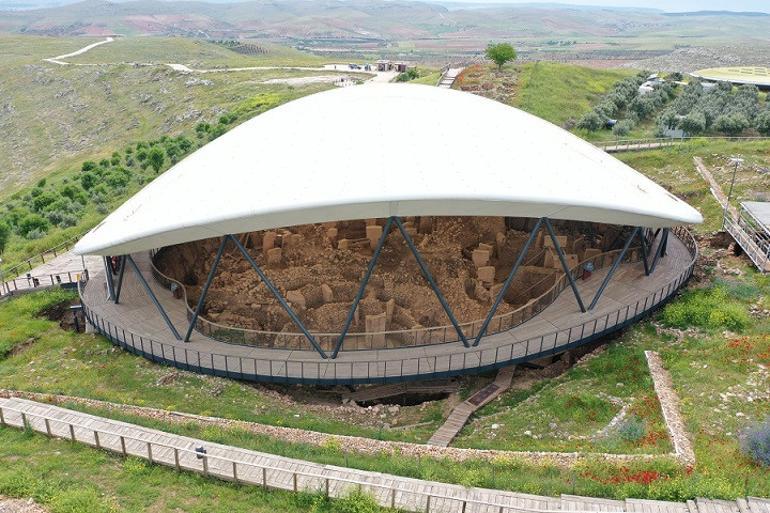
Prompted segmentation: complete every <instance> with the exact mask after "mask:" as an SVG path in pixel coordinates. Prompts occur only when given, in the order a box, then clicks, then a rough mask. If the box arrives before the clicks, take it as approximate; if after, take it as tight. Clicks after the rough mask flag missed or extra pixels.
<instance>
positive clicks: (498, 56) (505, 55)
mask: <svg viewBox="0 0 770 513" xmlns="http://www.w3.org/2000/svg"><path fill="white" fill-rule="evenodd" d="M486 56H487V59H489V60H490V61H492V62H494V63H495V64H497V68H498V69H502V68H503V65H504V64H506V63H508V62H511V61H513V60H516V50H515V49H514V48H513V46H511V45H510V44H509V43H490V44H489V46H487V50H486Z"/></svg>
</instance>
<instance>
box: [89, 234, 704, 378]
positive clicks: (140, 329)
mask: <svg viewBox="0 0 770 513" xmlns="http://www.w3.org/2000/svg"><path fill="white" fill-rule="evenodd" d="M696 254H697V251H696V247H695V243H694V240H693V239H692V237H691V236H690V234H689V233H688V232H687V231H686V230H683V229H681V230H680V229H677V230H674V231H672V232H671V237H670V238H669V241H668V248H667V255H666V256H665V257H663V258H661V259H660V261H659V263H658V266H657V268H656V269H655V271H654V272H653V273H652V274H651V275H650V276H645V274H644V268H643V265H642V264H641V263H633V264H632V263H625V264H622V265H621V266H620V267H619V269H618V271H617V272H616V273H615V275H614V276H613V278H612V280H611V281H610V283H609V285H608V287H607V288H606V290H605V291H604V294H603V295H602V296H601V299H600V300H599V302H598V304H597V305H596V307H595V308H594V309H593V310H591V311H589V312H586V313H582V312H581V311H580V310H579V308H578V306H577V304H576V301H575V298H574V296H573V295H572V291H571V290H570V289H566V290H564V291H563V292H562V293H561V294H560V295H559V296H558V297H557V299H556V300H555V301H554V302H553V303H552V304H551V305H550V306H548V307H547V308H546V309H545V310H543V311H542V312H541V313H540V314H538V315H537V316H535V317H533V318H532V319H530V320H529V321H527V322H525V323H523V324H521V325H519V326H517V327H515V328H513V329H510V330H508V331H504V332H501V333H495V334H493V335H489V336H486V337H484V338H483V339H482V340H481V343H480V344H479V346H478V347H471V348H465V347H463V345H462V344H461V343H460V342H456V343H446V344H436V345H428V346H419V347H404V348H397V349H377V350H359V351H343V352H340V354H339V356H338V357H337V358H336V359H333V360H332V359H326V360H323V359H321V358H320V357H319V355H318V353H316V352H315V351H306V350H286V349H269V348H260V347H252V346H242V345H233V344H227V343H223V342H219V341H216V340H213V339H210V338H208V337H205V336H203V335H202V334H200V333H198V332H193V336H192V337H191V339H190V342H189V343H184V342H182V341H178V340H176V339H175V338H174V337H173V336H172V335H171V333H170V331H169V329H168V327H167V326H166V325H165V324H164V322H163V320H162V318H161V316H160V315H159V313H158V311H157V310H156V309H155V307H154V305H153V304H152V302H151V301H150V299H149V298H148V296H147V295H146V294H145V292H144V290H143V289H142V287H141V285H140V283H139V281H138V280H137V278H136V276H135V275H134V274H133V273H132V272H130V271H129V270H127V271H126V276H125V279H124V283H123V290H122V293H121V298H120V304H117V305H116V304H114V303H112V302H111V301H109V299H108V298H107V292H106V283H105V275H104V272H103V271H102V272H99V273H94V274H93V275H92V276H91V279H90V281H89V282H87V283H82V284H81V286H80V293H81V299H82V302H83V306H84V309H85V312H86V316H87V318H88V320H89V322H90V323H91V324H92V325H93V326H94V327H95V328H96V330H97V331H98V332H100V333H102V334H103V335H105V336H106V337H108V338H109V339H110V340H111V341H112V342H113V343H115V344H118V345H120V346H121V347H123V348H124V349H126V350H128V351H131V352H133V353H135V354H138V355H141V356H144V357H146V358H149V359H151V360H153V361H156V362H159V363H165V364H168V365H173V366H176V367H179V368H183V369H187V370H191V371H195V372H201V373H205V374H212V375H217V376H226V377H231V378H236V379H245V380H252V381H273V382H284V383H306V384H328V385H332V384H359V383H384V382H397V381H408V380H418V379H435V378H440V377H449V376H456V375H460V374H470V373H478V372H482V371H487V370H492V369H497V368H500V367H503V366H507V365H511V364H515V363H521V362H526V361H531V360H537V359H539V358H543V357H545V356H548V355H552V354H558V353H561V352H563V351H566V350H568V349H570V348H572V347H576V346H579V345H582V344H586V343H588V342H591V341H593V340H596V339H597V338H600V337H602V336H605V335H607V334H609V333H611V332H613V331H616V330H618V329H621V328H623V327H625V326H627V325H629V324H631V323H633V322H636V321H637V320H639V319H641V318H642V317H644V316H645V315H647V314H649V313H650V312H651V311H652V310H654V309H655V308H656V307H658V306H660V305H661V304H662V303H664V302H665V301H666V300H667V299H668V298H670V297H671V296H672V295H673V294H674V293H675V292H676V290H677V289H678V288H679V287H680V286H681V285H682V284H683V283H684V282H685V281H686V280H687V279H688V278H689V277H690V276H691V274H692V270H693V266H694V263H695V258H696ZM134 259H135V261H136V263H137V264H138V266H139V268H140V270H141V272H142V274H143V275H144V277H145V279H146V280H147V282H148V283H149V284H150V286H151V287H152V289H153V291H154V293H155V295H156V296H157V297H158V299H159V301H160V303H161V304H162V305H163V307H164V309H165V310H166V311H167V312H168V315H169V317H170V319H171V321H172V322H173V323H174V325H175V327H176V328H177V330H178V331H179V332H180V333H184V332H185V331H186V329H187V326H188V322H189V321H188V320H187V311H186V308H185V306H184V304H183V303H182V301H180V300H178V299H174V297H173V296H172V294H171V292H169V291H168V290H167V289H165V288H163V287H162V286H161V285H159V284H158V283H156V282H155V280H154V279H153V277H152V273H151V270H150V269H151V268H150V259H149V255H146V254H136V255H134ZM606 272H607V269H602V270H600V271H599V272H596V273H594V275H593V276H592V277H591V278H590V279H588V280H585V281H580V282H579V284H578V288H579V290H580V294H581V295H582V296H583V297H584V298H590V297H592V296H593V294H594V293H595V292H596V290H597V289H598V288H599V286H600V284H601V282H602V279H603V278H604V276H605V274H606Z"/></svg>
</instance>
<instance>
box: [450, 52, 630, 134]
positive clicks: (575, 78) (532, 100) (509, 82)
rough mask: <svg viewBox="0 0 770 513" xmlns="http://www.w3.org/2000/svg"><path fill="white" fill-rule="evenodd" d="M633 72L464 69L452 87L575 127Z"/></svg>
mask: <svg viewBox="0 0 770 513" xmlns="http://www.w3.org/2000/svg"><path fill="white" fill-rule="evenodd" d="M633 73H634V71H632V70H613V69H610V70H607V69H601V70H599V69H593V68H586V67H582V66H575V65H571V64H558V63H554V62H528V63H524V64H515V65H506V66H505V67H503V69H502V71H499V70H497V68H496V67H494V66H488V65H474V66H471V67H469V68H466V70H465V71H463V73H462V74H461V75H460V76H459V77H458V79H457V81H456V83H455V85H454V87H455V88H456V89H461V90H464V91H470V92H474V93H476V94H480V95H482V96H486V97H488V98H493V99H496V100H498V101H502V102H504V103H508V104H510V105H513V106H514V107H518V108H520V109H522V110H524V111H526V112H529V113H530V114H534V115H535V116H539V117H541V118H543V119H545V120H547V121H550V122H551V123H554V124H556V125H559V126H562V127H569V126H570V125H572V124H574V122H575V121H576V120H578V119H579V118H580V117H581V116H582V115H583V114H585V113H586V112H588V111H589V110H590V109H591V108H592V107H593V106H594V104H595V103H596V102H597V101H598V100H599V99H600V98H601V97H602V95H604V94H605V93H607V92H608V91H609V90H610V88H611V87H612V85H613V84H614V83H615V82H617V81H618V80H620V79H622V78H624V77H626V76H628V75H631V74H633Z"/></svg>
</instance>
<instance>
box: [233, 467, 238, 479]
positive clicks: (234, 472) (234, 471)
mask: <svg viewBox="0 0 770 513" xmlns="http://www.w3.org/2000/svg"><path fill="white" fill-rule="evenodd" d="M233 480H234V481H235V482H236V483H237V482H238V464H237V463H235V462H233Z"/></svg>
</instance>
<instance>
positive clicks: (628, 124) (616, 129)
mask: <svg viewBox="0 0 770 513" xmlns="http://www.w3.org/2000/svg"><path fill="white" fill-rule="evenodd" d="M633 129H634V122H633V121H631V120H630V119H623V120H621V121H618V122H617V123H615V126H613V127H612V133H613V134H615V135H617V136H619V137H624V136H626V135H628V134H629V133H630V132H631V130H633Z"/></svg>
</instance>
